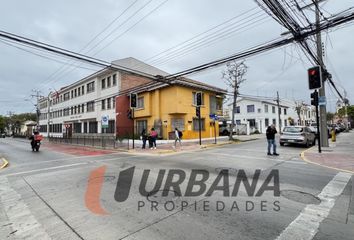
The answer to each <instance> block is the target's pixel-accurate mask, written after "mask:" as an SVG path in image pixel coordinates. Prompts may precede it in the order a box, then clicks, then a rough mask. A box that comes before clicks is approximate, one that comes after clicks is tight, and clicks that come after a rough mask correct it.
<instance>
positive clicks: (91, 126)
mask: <svg viewBox="0 0 354 240" xmlns="http://www.w3.org/2000/svg"><path fill="white" fill-rule="evenodd" d="M89 133H97V122H89Z"/></svg>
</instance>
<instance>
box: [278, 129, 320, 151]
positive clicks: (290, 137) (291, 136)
mask: <svg viewBox="0 0 354 240" xmlns="http://www.w3.org/2000/svg"><path fill="white" fill-rule="evenodd" d="M315 143H316V136H315V134H314V133H313V132H312V131H311V129H310V128H308V127H306V126H289V127H285V128H284V130H283V133H282V135H281V136H280V141H279V144H280V146H284V144H299V145H305V146H306V147H309V146H312V145H315Z"/></svg>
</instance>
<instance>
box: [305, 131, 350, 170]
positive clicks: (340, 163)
mask: <svg viewBox="0 0 354 240" xmlns="http://www.w3.org/2000/svg"><path fill="white" fill-rule="evenodd" d="M329 141H330V143H329V145H330V146H329V147H328V148H323V149H322V153H318V148H317V146H315V147H312V148H310V149H308V150H306V151H304V152H302V154H301V157H302V159H303V160H304V161H307V162H310V163H313V164H317V165H321V166H324V167H328V168H332V169H335V170H339V171H344V172H349V173H354V131H353V130H352V131H350V132H347V133H346V132H342V133H341V134H339V135H338V136H337V142H334V143H333V142H331V139H329Z"/></svg>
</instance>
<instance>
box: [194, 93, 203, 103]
mask: <svg viewBox="0 0 354 240" xmlns="http://www.w3.org/2000/svg"><path fill="white" fill-rule="evenodd" d="M192 94H193V105H194V106H196V105H197V93H196V92H193V93H192ZM202 105H204V93H202Z"/></svg>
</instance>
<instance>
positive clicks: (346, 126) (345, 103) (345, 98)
mask: <svg viewBox="0 0 354 240" xmlns="http://www.w3.org/2000/svg"><path fill="white" fill-rule="evenodd" d="M348 103H349V100H348V99H347V91H345V90H344V110H345V119H346V122H345V131H346V132H348V124H349V118H348Z"/></svg>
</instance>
